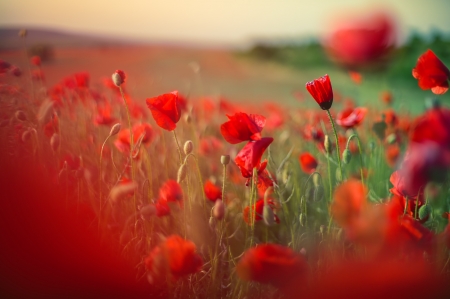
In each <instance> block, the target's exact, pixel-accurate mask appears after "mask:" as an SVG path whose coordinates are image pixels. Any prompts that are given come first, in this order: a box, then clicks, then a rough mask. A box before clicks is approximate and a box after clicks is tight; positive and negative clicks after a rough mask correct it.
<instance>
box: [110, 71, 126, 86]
mask: <svg viewBox="0 0 450 299" xmlns="http://www.w3.org/2000/svg"><path fill="white" fill-rule="evenodd" d="M111 78H112V81H113V83H114V85H116V86H117V87H119V86H120V85H122V84H123V83H124V82H125V73H124V71H121V70H116V71H115V72H114V73H113V74H112V77H111Z"/></svg>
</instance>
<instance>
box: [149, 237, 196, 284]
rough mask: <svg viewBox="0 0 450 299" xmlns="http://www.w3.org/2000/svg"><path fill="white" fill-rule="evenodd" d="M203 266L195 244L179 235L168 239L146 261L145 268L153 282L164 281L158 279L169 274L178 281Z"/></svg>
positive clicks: (154, 249)
mask: <svg viewBox="0 0 450 299" xmlns="http://www.w3.org/2000/svg"><path fill="white" fill-rule="evenodd" d="M202 266H203V260H202V258H201V256H200V255H199V254H198V253H197V247H196V246H195V244H194V243H193V242H191V241H189V240H184V239H183V238H181V237H180V236H177V235H172V236H169V237H167V238H166V239H165V240H164V242H163V243H162V244H161V245H159V246H156V247H155V248H153V250H152V251H151V252H150V254H149V256H148V257H147V258H146V259H145V267H146V268H147V270H148V271H149V273H148V274H149V275H150V278H151V279H152V280H155V279H164V278H165V277H158V276H164V274H169V276H170V277H172V279H174V280H176V279H179V278H181V277H183V276H186V275H189V274H192V273H196V272H198V271H200V270H201V268H202Z"/></svg>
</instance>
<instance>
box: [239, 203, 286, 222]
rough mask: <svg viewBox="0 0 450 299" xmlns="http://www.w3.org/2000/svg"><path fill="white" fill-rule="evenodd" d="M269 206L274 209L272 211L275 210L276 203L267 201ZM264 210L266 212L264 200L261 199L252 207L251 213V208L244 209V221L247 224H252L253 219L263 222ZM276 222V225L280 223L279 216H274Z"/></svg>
mask: <svg viewBox="0 0 450 299" xmlns="http://www.w3.org/2000/svg"><path fill="white" fill-rule="evenodd" d="M267 204H268V205H269V207H270V208H271V209H272V211H273V210H274V208H275V203H274V202H273V199H270V198H269V199H268V200H267ZM263 210H264V199H259V200H258V201H256V203H255V204H254V205H253V206H252V207H251V211H250V207H249V206H247V207H245V208H244V211H243V216H244V221H245V222H246V223H247V224H250V223H251V219H252V218H254V220H255V221H260V220H262V219H263V218H262V216H263ZM274 220H275V222H276V223H280V219H279V218H278V216H277V215H276V214H274Z"/></svg>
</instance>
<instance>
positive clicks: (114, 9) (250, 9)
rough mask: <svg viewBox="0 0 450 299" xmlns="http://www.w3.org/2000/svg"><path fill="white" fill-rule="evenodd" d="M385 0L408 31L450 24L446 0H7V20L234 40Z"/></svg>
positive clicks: (307, 31)
mask: <svg viewBox="0 0 450 299" xmlns="http://www.w3.org/2000/svg"><path fill="white" fill-rule="evenodd" d="M377 7H380V8H385V9H387V10H388V11H389V12H391V13H392V15H393V16H395V17H396V18H397V20H398V23H399V27H400V28H399V29H400V33H403V34H405V33H406V32H409V30H410V29H414V30H416V31H419V32H424V33H427V32H430V30H432V29H439V30H441V31H444V32H448V31H449V30H450V18H448V12H450V1H446V0H428V1H425V0H396V1H390V0H378V1H361V0H340V1H334V0H321V1H303V0H297V1H295V0H281V1H275V0H209V1H208V0H151V1H144V0H126V1H123V0H122V1H118V0H108V1H107V0H90V1H88V0H65V1H56V0H39V1H35V0H15V1H11V0H6V1H1V3H0V26H1V27H11V26H28V27H41V28H51V29H59V30H66V31H72V32H81V33H92V34H102V35H108V36H120V37H129V38H131V39H145V40H147V41H151V40H156V41H173V42H200V43H222V44H229V45H232V44H240V43H243V42H246V41H248V40H249V39H252V38H260V37H302V36H312V35H317V34H322V33H324V32H326V31H327V29H328V28H329V27H330V25H331V21H332V20H333V19H334V18H335V17H336V15H339V14H340V13H342V12H348V11H359V10H361V9H366V10H367V9H374V8H377Z"/></svg>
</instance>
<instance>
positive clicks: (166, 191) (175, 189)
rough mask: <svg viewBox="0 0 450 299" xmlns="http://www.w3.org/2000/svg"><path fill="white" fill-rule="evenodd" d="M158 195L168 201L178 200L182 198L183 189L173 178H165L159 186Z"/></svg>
mask: <svg viewBox="0 0 450 299" xmlns="http://www.w3.org/2000/svg"><path fill="white" fill-rule="evenodd" d="M159 197H160V198H162V199H165V200H167V201H168V202H180V201H181V200H182V199H183V189H181V186H180V184H178V183H177V181H175V180H167V181H166V182H165V183H164V184H163V185H162V186H161V188H159Z"/></svg>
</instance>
